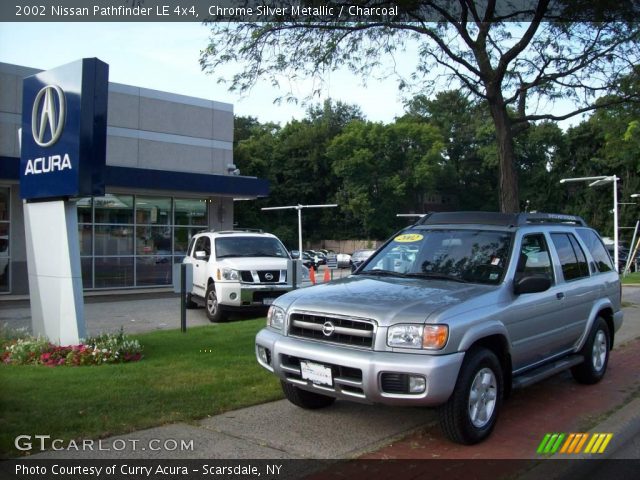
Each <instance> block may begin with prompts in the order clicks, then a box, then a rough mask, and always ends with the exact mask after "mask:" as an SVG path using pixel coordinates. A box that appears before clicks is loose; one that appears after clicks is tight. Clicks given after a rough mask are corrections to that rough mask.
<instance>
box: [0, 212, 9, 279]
mask: <svg viewBox="0 0 640 480" xmlns="http://www.w3.org/2000/svg"><path fill="white" fill-rule="evenodd" d="M9 266H10V261H9V224H8V223H0V292H8V291H9Z"/></svg>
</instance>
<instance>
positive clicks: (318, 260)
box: [304, 250, 327, 265]
mask: <svg viewBox="0 0 640 480" xmlns="http://www.w3.org/2000/svg"><path fill="white" fill-rule="evenodd" d="M304 253H306V254H307V255H309V257H311V258H312V259H313V261H314V262H315V264H316V265H324V264H326V263H327V258H326V257H325V256H324V255H323V254H322V253H320V252H316V251H315V250H305V251H304Z"/></svg>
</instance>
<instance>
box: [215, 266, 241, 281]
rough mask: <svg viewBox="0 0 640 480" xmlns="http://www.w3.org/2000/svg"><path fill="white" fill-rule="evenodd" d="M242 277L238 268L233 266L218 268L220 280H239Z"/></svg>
mask: <svg viewBox="0 0 640 480" xmlns="http://www.w3.org/2000/svg"><path fill="white" fill-rule="evenodd" d="M238 279H240V274H239V273H238V271H237V270H234V269H233V268H227V267H224V268H221V269H220V268H219V269H218V280H238Z"/></svg>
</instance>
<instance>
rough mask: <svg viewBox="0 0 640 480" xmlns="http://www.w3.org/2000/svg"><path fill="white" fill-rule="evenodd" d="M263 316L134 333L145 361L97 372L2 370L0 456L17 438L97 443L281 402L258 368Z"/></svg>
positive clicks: (11, 452)
mask: <svg viewBox="0 0 640 480" xmlns="http://www.w3.org/2000/svg"><path fill="white" fill-rule="evenodd" d="M264 324H265V320H264V319H258V320H245V321H239V322H233V323H226V324H219V325H211V326H207V327H198V328H191V329H189V330H188V331H187V333H181V332H180V331H179V330H170V331H159V332H153V333H148V334H143V335H136V336H133V338H137V339H138V340H139V341H140V343H141V344H142V346H143V348H144V358H143V359H142V361H140V362H133V363H126V364H117V365H104V366H97V367H91V366H88V367H56V368H50V367H44V366H15V365H0V385H1V387H0V457H2V456H6V455H17V454H18V452H17V451H16V450H15V449H14V447H13V442H14V438H15V437H16V436H17V435H38V434H40V435H51V437H52V438H63V439H66V440H70V439H79V438H99V437H105V436H109V435H114V434H121V433H125V432H130V431H133V430H138V429H142V428H148V427H152V426H158V425H163V424H166V423H171V422H185V421H186V422H188V421H191V420H196V419H199V418H203V417H206V416H207V415H215V414H218V413H221V412H225V411H228V410H233V409H237V408H241V407H245V406H248V405H254V404H258V403H263V402H267V401H270V400H275V399H278V398H281V397H282V393H281V390H280V385H279V383H278V381H277V380H276V378H275V377H274V376H273V375H271V374H269V373H268V372H267V371H266V370H264V369H263V368H262V367H259V366H258V364H257V362H256V360H255V355H254V338H255V334H256V333H257V332H258V330H260V329H261V328H262V327H263V326H264Z"/></svg>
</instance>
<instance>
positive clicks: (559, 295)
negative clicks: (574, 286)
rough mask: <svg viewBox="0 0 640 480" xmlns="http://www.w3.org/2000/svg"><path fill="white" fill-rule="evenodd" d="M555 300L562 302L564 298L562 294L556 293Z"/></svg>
mask: <svg viewBox="0 0 640 480" xmlns="http://www.w3.org/2000/svg"><path fill="white" fill-rule="evenodd" d="M556 298H557V299H558V300H562V299H563V298H564V293H562V292H558V293H556Z"/></svg>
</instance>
